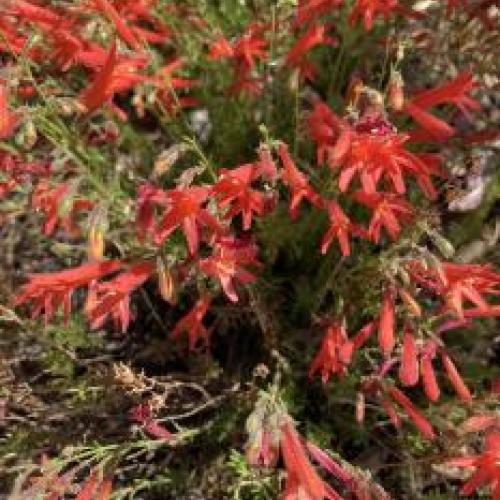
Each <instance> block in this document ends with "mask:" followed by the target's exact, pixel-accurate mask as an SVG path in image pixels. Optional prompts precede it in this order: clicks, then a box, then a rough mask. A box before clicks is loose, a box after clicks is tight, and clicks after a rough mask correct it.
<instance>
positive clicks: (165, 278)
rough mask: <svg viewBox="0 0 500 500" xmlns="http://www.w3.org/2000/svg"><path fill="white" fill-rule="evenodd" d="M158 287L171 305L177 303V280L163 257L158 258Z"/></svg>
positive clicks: (164, 298)
mask: <svg viewBox="0 0 500 500" xmlns="http://www.w3.org/2000/svg"><path fill="white" fill-rule="evenodd" d="M157 272H158V289H159V291H160V295H161V296H162V298H163V300H165V301H166V302H168V303H169V304H171V305H174V304H175V303H176V293H175V292H176V290H175V280H174V276H173V273H172V270H171V269H170V268H168V267H167V266H166V265H165V264H164V262H163V260H162V259H158V263H157Z"/></svg>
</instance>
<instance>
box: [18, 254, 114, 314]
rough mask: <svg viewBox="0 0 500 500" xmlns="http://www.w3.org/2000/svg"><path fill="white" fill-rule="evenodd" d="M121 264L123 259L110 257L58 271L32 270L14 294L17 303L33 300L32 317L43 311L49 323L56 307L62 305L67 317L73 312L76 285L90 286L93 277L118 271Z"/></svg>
mask: <svg viewBox="0 0 500 500" xmlns="http://www.w3.org/2000/svg"><path fill="white" fill-rule="evenodd" d="M122 265H123V264H122V262H121V261H117V260H110V261H106V262H92V263H89V264H82V265H81V266H78V267H75V268H72V269H66V270H64V271H58V272H55V273H41V274H32V275H30V279H29V282H28V283H27V284H25V285H23V286H22V287H21V290H20V292H19V293H18V294H17V295H16V296H15V297H14V305H16V306H18V305H21V304H24V303H26V302H33V303H34V308H33V312H32V317H33V318H36V317H38V316H39V315H40V314H41V312H42V311H43V312H44V316H45V323H48V322H49V321H50V319H51V318H52V317H53V316H54V314H55V312H56V310H57V309H58V308H59V307H60V306H63V309H64V315H65V317H66V319H67V318H68V317H69V314H70V312H71V295H72V293H73V291H74V290H75V289H76V288H79V287H81V286H87V285H89V284H90V283H91V282H93V281H94V280H97V279H100V278H102V277H103V276H106V275H108V274H111V273H113V272H115V271H117V270H118V269H120V268H121V267H122Z"/></svg>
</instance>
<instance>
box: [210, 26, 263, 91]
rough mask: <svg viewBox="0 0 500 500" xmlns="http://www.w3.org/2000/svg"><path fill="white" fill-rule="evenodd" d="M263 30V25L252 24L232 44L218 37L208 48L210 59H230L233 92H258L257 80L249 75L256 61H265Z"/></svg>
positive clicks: (222, 37)
mask: <svg viewBox="0 0 500 500" xmlns="http://www.w3.org/2000/svg"><path fill="white" fill-rule="evenodd" d="M264 30H265V26H264V25H261V24H257V23H253V24H250V25H249V26H248V27H247V29H246V31H245V33H244V34H243V35H242V36H241V37H239V38H237V39H236V40H235V41H234V42H232V43H229V42H228V41H227V40H226V38H224V36H220V37H219V38H218V39H217V40H216V41H215V42H214V43H213V44H212V45H211V46H210V50H209V55H208V57H209V58H210V59H232V61H233V64H234V72H235V81H234V84H233V86H232V89H233V91H234V92H240V91H242V90H249V91H250V93H256V92H258V91H259V90H260V89H259V87H258V83H259V80H255V79H253V78H252V77H251V73H252V71H253V69H254V68H255V65H256V63H257V61H258V60H264V59H267V42H266V40H265V39H264V38H263V33H264Z"/></svg>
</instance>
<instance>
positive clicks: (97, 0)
mask: <svg viewBox="0 0 500 500" xmlns="http://www.w3.org/2000/svg"><path fill="white" fill-rule="evenodd" d="M93 2H94V4H95V6H96V8H97V9H98V10H99V11H100V12H102V13H103V14H104V15H105V16H106V17H107V18H108V19H109V20H110V21H111V22H112V23H113V24H114V25H115V28H116V32H117V33H118V35H119V36H120V38H121V39H122V40H123V41H124V42H126V43H127V44H128V45H129V47H130V48H131V49H134V50H140V49H141V44H140V43H139V42H138V40H137V39H136V37H135V35H134V33H133V31H132V30H131V29H130V28H129V27H128V26H127V23H126V22H125V20H124V19H123V18H122V17H121V16H120V14H119V13H118V11H117V10H116V9H115V7H114V6H113V4H112V3H111V2H109V1H108V0H93Z"/></svg>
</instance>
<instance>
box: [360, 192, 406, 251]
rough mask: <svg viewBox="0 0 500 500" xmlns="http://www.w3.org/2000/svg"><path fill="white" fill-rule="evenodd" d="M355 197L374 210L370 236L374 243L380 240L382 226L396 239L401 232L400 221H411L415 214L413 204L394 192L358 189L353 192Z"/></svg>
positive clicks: (369, 229) (369, 230) (369, 228)
mask: <svg viewBox="0 0 500 500" xmlns="http://www.w3.org/2000/svg"><path fill="white" fill-rule="evenodd" d="M353 198H354V199H355V200H356V201H357V202H359V203H361V204H363V205H365V206H366V207H368V208H370V209H371V210H372V211H373V213H372V218H371V220H370V226H369V227H368V236H369V238H370V239H371V240H372V241H373V242H374V243H378V242H379V240H380V231H381V229H382V227H384V228H385V230H386V231H387V233H388V234H389V236H390V237H391V238H392V239H393V240H396V239H397V238H398V237H399V233H400V232H401V225H400V222H407V221H409V220H410V219H411V217H412V215H413V209H412V208H411V205H410V204H409V203H408V202H407V201H406V200H404V199H403V198H401V197H400V196H397V195H395V194H392V193H372V194H368V193H365V192H364V191H356V192H355V193H353ZM398 218H399V219H400V220H398Z"/></svg>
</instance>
